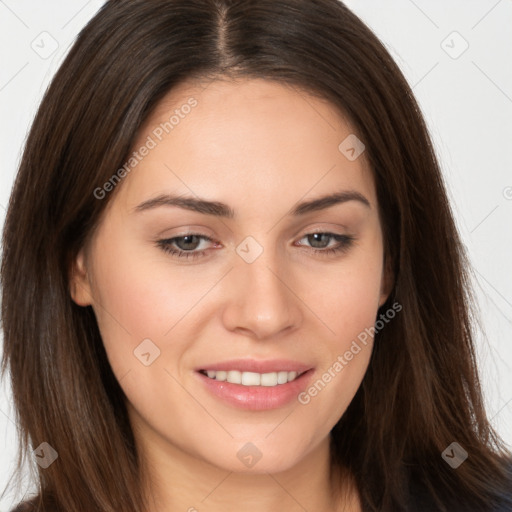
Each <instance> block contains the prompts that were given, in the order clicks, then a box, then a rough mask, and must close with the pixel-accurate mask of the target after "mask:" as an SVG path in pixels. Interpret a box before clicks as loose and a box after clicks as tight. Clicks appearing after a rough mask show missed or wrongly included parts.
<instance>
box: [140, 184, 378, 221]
mask: <svg viewBox="0 0 512 512" xmlns="http://www.w3.org/2000/svg"><path fill="white" fill-rule="evenodd" d="M348 201H359V202H360V203H362V204H364V205H365V206H367V207H368V208H370V202H369V201H368V199H366V197H364V196H363V195H362V194H361V193H359V192H356V191H355V190H346V191H342V192H336V193H333V194H329V195H326V196H322V197H319V198H317V199H311V200H309V201H304V202H302V203H299V204H298V205H296V206H294V207H293V208H292V210H291V212H290V215H293V216H299V215H304V214H306V213H310V212H315V211H319V210H325V209H326V208H330V207H331V206H334V205H336V204H341V203H346V202H348ZM159 206H177V207H179V208H183V209H185V210H192V211H195V212H198V213H204V214H206V215H214V216H216V217H224V218H227V219H232V218H234V216H235V212H234V211H233V210H232V209H231V208H230V207H229V206H228V205H227V204H224V203H221V202H218V201H207V200H205V199H198V198H195V197H188V196H175V195H170V194H161V195H159V196H157V197H155V198H153V199H148V200H147V201H143V202H142V203H140V204H139V205H138V206H136V207H135V208H134V210H135V211H145V210H150V209H153V208H157V207H159Z"/></svg>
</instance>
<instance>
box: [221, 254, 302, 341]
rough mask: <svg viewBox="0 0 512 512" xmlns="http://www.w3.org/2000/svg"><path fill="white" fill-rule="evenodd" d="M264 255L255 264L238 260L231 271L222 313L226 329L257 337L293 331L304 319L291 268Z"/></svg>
mask: <svg viewBox="0 0 512 512" xmlns="http://www.w3.org/2000/svg"><path fill="white" fill-rule="evenodd" d="M267 254H268V253H267ZM264 255H265V252H264V253H263V255H262V256H260V257H259V258H258V259H257V260H256V261H254V262H252V263H247V262H245V261H239V262H238V264H237V265H236V268H234V269H233V271H232V272H230V276H229V282H228V283H226V286H227V294H228V301H227V303H226V306H225V309H224V311H223V315H222V320H223V323H224V326H225V327H226V329H228V330H230V331H234V332H237V331H238V332H240V333H243V334H245V335H246V336H247V335H249V336H252V337H253V338H256V339H268V338H272V337H276V336H278V335H279V334H281V333H282V332H284V331H292V330H294V329H296V328H298V327H299V326H300V324H301V322H302V318H303V314H302V311H301V308H300V304H301V302H300V299H299V298H298V297H297V295H296V292H295V291H294V290H293V287H292V286H291V285H292V282H293V280H292V277H291V275H290V271H289V269H288V271H286V270H284V269H283V268H282V267H283V266H285V265H280V266H279V265H278V262H277V261H276V258H271V257H268V256H264ZM283 263H284V262H283Z"/></svg>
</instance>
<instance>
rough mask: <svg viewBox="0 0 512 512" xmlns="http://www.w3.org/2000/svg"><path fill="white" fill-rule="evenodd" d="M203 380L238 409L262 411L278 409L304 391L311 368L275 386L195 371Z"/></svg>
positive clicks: (217, 395)
mask: <svg viewBox="0 0 512 512" xmlns="http://www.w3.org/2000/svg"><path fill="white" fill-rule="evenodd" d="M196 374H197V375H198V376H199V377H200V379H201V380H202V381H203V382H204V385H205V386H206V388H207V389H208V390H209V391H210V392H211V393H213V394H214V395H215V396H216V397H218V398H220V399H221V400H223V401H224V402H227V403H228V404H230V405H234V406H235V407H238V408H239V409H247V410H251V411H264V410H268V409H278V408H279V407H283V406H285V405H287V404H289V403H290V402H292V401H294V400H297V397H298V395H299V394H300V393H301V392H302V391H304V390H305V389H306V387H307V385H308V383H309V381H310V379H311V376H312V374H313V369H310V370H308V371H306V372H304V373H303V374H302V375H301V376H300V377H298V378H296V379H295V380H293V381H292V382H287V383H286V384H278V385H277V386H243V385H242V384H232V383H231V382H227V381H220V380H215V379H210V377H208V376H206V375H203V374H202V373H200V372H196Z"/></svg>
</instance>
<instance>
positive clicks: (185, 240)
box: [178, 235, 197, 249]
mask: <svg viewBox="0 0 512 512" xmlns="http://www.w3.org/2000/svg"><path fill="white" fill-rule="evenodd" d="M194 238H197V237H196V235H187V236H183V237H181V240H178V245H182V246H184V247H180V249H195V248H196V247H195V246H197V240H196V241H195V243H194V241H193V240H194ZM191 245H192V247H190V246H191Z"/></svg>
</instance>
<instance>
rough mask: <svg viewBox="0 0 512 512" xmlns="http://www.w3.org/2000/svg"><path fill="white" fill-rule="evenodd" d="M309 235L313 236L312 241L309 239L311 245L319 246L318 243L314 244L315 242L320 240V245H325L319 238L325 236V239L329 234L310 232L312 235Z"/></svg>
mask: <svg viewBox="0 0 512 512" xmlns="http://www.w3.org/2000/svg"><path fill="white" fill-rule="evenodd" d="M310 236H312V237H313V241H311V240H310V241H309V242H310V243H311V245H312V246H313V247H319V246H318V245H315V244H317V243H319V242H320V247H325V244H322V241H321V239H322V238H323V237H326V238H327V239H328V238H329V236H328V235H327V233H313V234H312V235H310ZM324 241H325V240H324ZM327 241H328V240H327Z"/></svg>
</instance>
